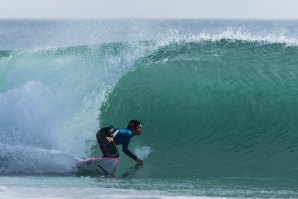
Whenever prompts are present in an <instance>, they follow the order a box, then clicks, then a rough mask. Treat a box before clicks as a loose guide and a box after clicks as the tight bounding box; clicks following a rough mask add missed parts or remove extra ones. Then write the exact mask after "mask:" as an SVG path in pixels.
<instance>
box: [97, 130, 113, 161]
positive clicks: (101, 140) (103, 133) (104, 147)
mask: <svg viewBox="0 0 298 199" xmlns="http://www.w3.org/2000/svg"><path fill="white" fill-rule="evenodd" d="M109 132H110V130H109V128H102V129H100V130H99V131H98V132H97V133H96V139H97V142H98V145H99V148H100V150H101V152H102V155H103V157H108V155H109V142H108V140H107V139H106V137H107V136H109Z"/></svg>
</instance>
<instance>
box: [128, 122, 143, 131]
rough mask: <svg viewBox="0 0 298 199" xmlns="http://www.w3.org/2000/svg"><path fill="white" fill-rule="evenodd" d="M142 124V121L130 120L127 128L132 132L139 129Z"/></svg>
mask: <svg viewBox="0 0 298 199" xmlns="http://www.w3.org/2000/svg"><path fill="white" fill-rule="evenodd" d="M140 124H142V122H141V121H140V120H130V121H129V123H128V125H127V128H128V129H130V130H132V129H137V127H138V125H140Z"/></svg>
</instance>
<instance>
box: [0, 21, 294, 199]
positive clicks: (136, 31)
mask: <svg viewBox="0 0 298 199" xmlns="http://www.w3.org/2000/svg"><path fill="white" fill-rule="evenodd" d="M0 27H1V28H0V35H2V36H3V35H4V36H5V37H1V39H0V46H1V49H0V118H1V120H0V160H1V162H0V175H1V177H0V192H1V194H3V196H5V197H4V198H22V197H24V198H32V197H37V198H42V197H47V198H53V197H54V198H75V197H86V198H93V197H97V198H98V197H99V198H103V197H106V196H107V194H111V192H112V193H113V197H116V198H130V197H133V198H140V197H142V198H167V197H203V198H205V197H228V198H234V197H235V198H247V197H248V198H297V196H298V190H297V182H298V181H297V177H298V176H297V172H298V158H297V157H298V156H297V155H298V147H297V142H298V136H297V130H298V125H297V119H296V118H297V110H298V102H297V101H298V100H297V99H298V94H297V93H298V92H297V91H298V81H297V75H298V68H297V66H298V56H297V55H298V47H297V46H298V45H297V44H298V29H297V22H295V21H291V22H287V21H276V22H274V21H224V20H223V21H220V20H183V21H167V20H165V21H140V20H135V21H134V20H132V21H126V20H123V21H115V20H114V21H9V20H6V21H0ZM33 30H34V31H33ZM123 30H125V31H123ZM132 118H137V119H140V120H142V121H143V125H144V132H143V134H142V135H141V136H139V137H135V138H133V140H132V143H131V146H130V148H131V149H132V150H133V151H134V152H135V153H136V154H137V155H138V156H139V157H140V158H142V159H144V161H145V164H144V165H143V166H141V167H135V165H134V162H133V161H131V160H130V159H129V158H127V157H126V156H124V154H121V157H120V161H119V169H118V171H117V172H116V174H115V176H114V177H104V176H102V177H98V176H91V177H90V176H80V175H79V174H78V173H77V171H76V169H75V167H74V165H75V163H76V162H77V161H78V159H80V158H86V157H91V156H92V157H93V156H98V155H100V153H99V150H98V147H97V143H96V139H95V132H96V131H97V129H98V128H99V127H102V126H106V125H110V124H113V125H115V126H118V127H125V126H126V125H127V122H128V121H129V120H130V119H132ZM39 189H44V190H48V191H45V192H46V195H44V196H42V195H41V194H40V192H39ZM90 193H92V194H90ZM22 194H24V195H22Z"/></svg>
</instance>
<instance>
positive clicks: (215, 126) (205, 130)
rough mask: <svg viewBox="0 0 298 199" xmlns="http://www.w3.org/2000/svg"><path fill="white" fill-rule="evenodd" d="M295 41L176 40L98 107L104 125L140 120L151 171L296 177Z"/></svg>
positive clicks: (144, 61)
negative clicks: (149, 150) (279, 42)
mask: <svg viewBox="0 0 298 199" xmlns="http://www.w3.org/2000/svg"><path fill="white" fill-rule="evenodd" d="M297 53H298V48H297V47H296V46H286V45H284V44H276V43H273V44H269V43H263V42H246V41H230V40H220V41H215V42H213V41H201V42H191V43H183V42H181V43H173V44H170V45H168V46H165V47H163V48H160V49H159V50H158V51H156V52H155V53H154V54H152V55H150V56H147V57H145V58H142V59H141V60H140V61H139V62H138V66H137V69H136V70H134V71H132V72H129V73H128V74H127V75H125V76H123V77H122V78H121V79H120V81H119V82H118V84H117V86H116V87H115V89H114V90H113V92H112V93H111V94H110V96H109V98H108V100H107V102H106V103H105V104H104V105H103V106H102V107H101V111H102V113H101V115H100V121H101V125H102V126H104V125H109V124H111V123H114V124H117V125H118V124H119V125H122V126H126V122H128V120H129V119H132V118H138V119H141V120H142V121H143V125H144V132H143V134H142V135H141V136H140V137H137V138H134V142H135V143H136V144H135V145H143V144H145V145H148V146H150V147H151V148H152V150H153V152H152V154H150V158H149V159H148V160H147V161H146V167H147V166H148V165H150V166H148V167H150V169H148V177H161V176H163V177H167V178H179V177H183V178H184V177H191V178H192V177H195V178H197V177H203V176H209V177H210V176H267V177H268V176H270V177H281V178H297V172H296V171H297V169H293V168H295V167H297V164H298V159H297V155H298V145H297V143H298V134H297V131H298V122H297V110H298V92H297V90H298V81H297V76H298V68H297V63H298V57H297Z"/></svg>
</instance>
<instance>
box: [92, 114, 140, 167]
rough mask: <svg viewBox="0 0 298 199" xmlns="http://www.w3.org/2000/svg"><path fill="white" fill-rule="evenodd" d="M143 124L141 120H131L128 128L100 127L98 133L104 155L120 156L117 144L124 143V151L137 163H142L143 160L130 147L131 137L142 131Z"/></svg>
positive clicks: (98, 140) (97, 136)
mask: <svg viewBox="0 0 298 199" xmlns="http://www.w3.org/2000/svg"><path fill="white" fill-rule="evenodd" d="M142 130H143V126H142V122H141V121H139V120H131V121H130V122H129V123H128V125H127V128H121V129H117V128H115V127H113V126H109V127H104V128H101V129H99V131H97V133H96V138H97V142H98V144H99V148H100V150H101V152H102V154H103V157H110V158H118V157H119V152H118V148H117V145H122V151H123V152H124V153H125V154H126V155H128V156H129V157H130V158H132V159H133V160H135V161H136V162H137V163H139V164H142V163H143V160H141V159H139V158H138V157H137V156H136V155H135V154H133V153H132V152H131V151H130V150H129V149H128V145H129V142H130V139H131V138H132V137H133V136H135V135H140V134H141V133H142Z"/></svg>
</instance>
